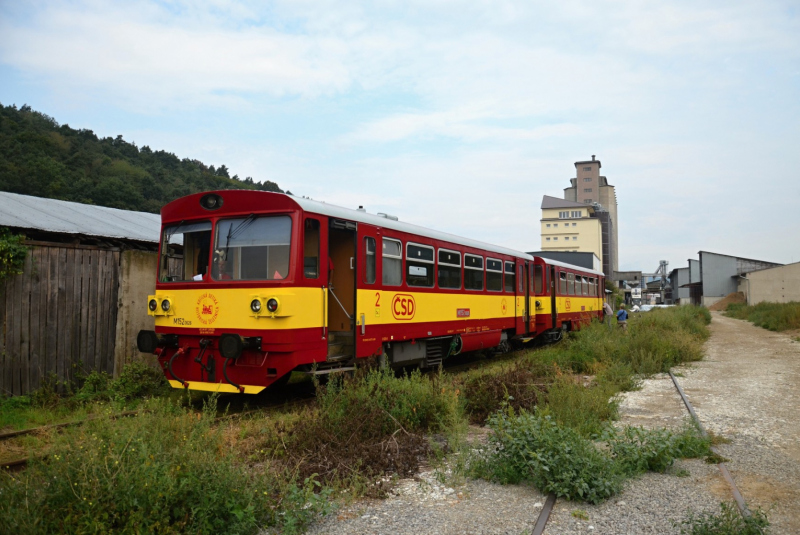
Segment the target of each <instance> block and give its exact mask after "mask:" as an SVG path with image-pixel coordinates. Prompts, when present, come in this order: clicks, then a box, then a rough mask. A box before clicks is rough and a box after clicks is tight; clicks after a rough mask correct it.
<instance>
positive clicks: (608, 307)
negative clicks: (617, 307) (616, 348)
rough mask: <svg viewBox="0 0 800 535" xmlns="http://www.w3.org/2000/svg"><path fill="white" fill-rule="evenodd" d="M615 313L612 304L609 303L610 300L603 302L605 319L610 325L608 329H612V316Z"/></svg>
mask: <svg viewBox="0 0 800 535" xmlns="http://www.w3.org/2000/svg"><path fill="white" fill-rule="evenodd" d="M613 315H614V311H613V310H611V305H609V304H608V301H604V302H603V319H604V320H605V322H606V324H607V325H608V330H609V331H610V330H611V316H613Z"/></svg>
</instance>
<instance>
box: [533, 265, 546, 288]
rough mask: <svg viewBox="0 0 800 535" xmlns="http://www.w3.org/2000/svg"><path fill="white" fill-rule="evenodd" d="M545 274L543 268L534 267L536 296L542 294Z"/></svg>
mask: <svg viewBox="0 0 800 535" xmlns="http://www.w3.org/2000/svg"><path fill="white" fill-rule="evenodd" d="M543 275H544V272H543V271H542V266H539V265H535V266H533V293H534V294H536V295H541V294H542V285H543V282H544V280H543V279H544V276H543Z"/></svg>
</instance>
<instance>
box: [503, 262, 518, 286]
mask: <svg viewBox="0 0 800 535" xmlns="http://www.w3.org/2000/svg"><path fill="white" fill-rule="evenodd" d="M516 267H517V266H515V265H514V262H506V269H505V283H506V284H505V289H506V291H507V292H511V293H514V281H515V280H516V278H515V277H516Z"/></svg>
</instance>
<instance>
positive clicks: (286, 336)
mask: <svg viewBox="0 0 800 535" xmlns="http://www.w3.org/2000/svg"><path fill="white" fill-rule="evenodd" d="M299 210H300V209H299V207H298V206H297V204H296V203H295V202H294V201H292V200H291V198H290V197H288V196H286V195H281V194H273V193H266V192H253V191H219V192H209V193H204V194H196V195H190V196H188V197H184V198H181V199H178V200H176V201H174V202H172V203H170V204H168V205H167V206H165V207H164V208H163V210H162V213H161V216H162V230H161V243H160V246H159V262H158V274H157V282H156V291H155V294H153V295H151V296H149V297H148V305H147V313H148V314H149V315H150V316H152V317H153V318H154V320H155V330H153V331H149V330H147V331H140V332H139V335H138V337H137V345H138V348H139V351H141V352H143V353H153V354H155V355H156V356H157V357H158V361H159V363H160V364H161V366H162V367H163V369H164V373H165V375H166V377H167V379H168V380H169V382H170V384H171V385H172V386H173V387H175V388H184V389H191V390H205V391H216V392H240V393H248V394H257V393H259V392H261V391H262V390H263V389H264V388H266V387H268V386H270V385H272V384H274V383H276V382H279V381H282V380H286V379H288V374H289V373H290V372H291V371H292V369H294V368H295V367H296V366H297V365H298V364H300V363H304V362H307V361H309V360H311V361H313V360H314V358H315V351H316V350H317V349H318V348H316V345H319V344H316V345H315V344H314V343H313V341H314V340H315V339H317V338H320V334H319V332H320V328H321V323H322V320H321V317H320V316H321V315H320V314H316V316H315V317H312V314H311V310H310V309H311V308H312V307H306V306H304V299H305V298H306V297H307V295H308V296H310V295H312V294H313V295H314V296H315V297H316V296H317V294H319V293H320V289H319V288H304V287H299V286H297V285H296V284H295V281H296V280H299V277H297V276H296V273H295V272H296V271H297V270H298V269H302V262H299V263H298V262H297V261H295V260H294V259H295V257H296V256H297V255H298V254H302V251H300V252H298V251H297V242H298V240H297V237H298V236H300V235H301V233H302V228H300V226H299V225H300V223H299V221H300V220H301V218H300V216H299ZM298 264H300V265H298Z"/></svg>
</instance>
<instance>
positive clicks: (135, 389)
mask: <svg viewBox="0 0 800 535" xmlns="http://www.w3.org/2000/svg"><path fill="white" fill-rule="evenodd" d="M169 389H170V387H169V383H167V380H166V379H165V378H164V372H163V371H162V370H161V369H160V368H154V367H153V366H148V365H147V364H145V363H143V362H130V363H128V364H126V365H125V367H124V368H122V372H121V373H120V375H119V377H117V378H116V379H114V380H113V381H112V382H111V385H110V390H111V392H112V393H113V396H114V397H116V398H119V399H124V400H130V399H133V398H141V397H152V396H157V395H160V394H164V393H165V392H168V391H169Z"/></svg>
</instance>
